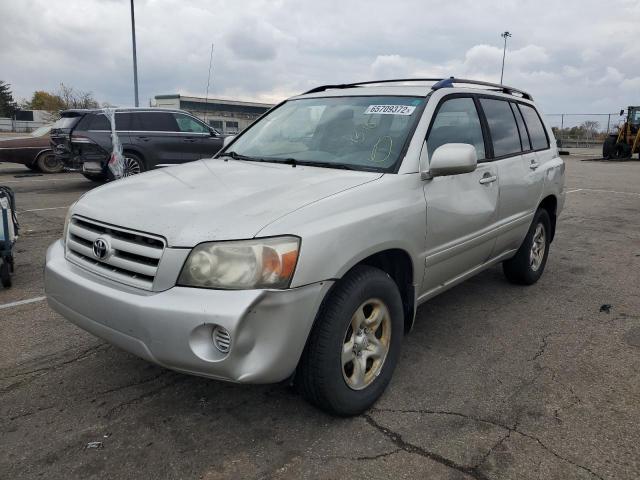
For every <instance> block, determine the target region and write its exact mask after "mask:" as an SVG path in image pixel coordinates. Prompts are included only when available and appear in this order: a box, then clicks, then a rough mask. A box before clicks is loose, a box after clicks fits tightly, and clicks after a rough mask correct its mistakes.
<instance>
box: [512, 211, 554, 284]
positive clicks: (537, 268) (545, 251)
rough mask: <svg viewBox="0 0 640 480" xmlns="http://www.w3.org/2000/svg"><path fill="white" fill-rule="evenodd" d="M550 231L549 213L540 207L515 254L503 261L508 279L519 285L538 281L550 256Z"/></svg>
mask: <svg viewBox="0 0 640 480" xmlns="http://www.w3.org/2000/svg"><path fill="white" fill-rule="evenodd" d="M550 232H551V221H550V220H549V214H548V213H547V211H546V210H543V209H540V210H538V211H537V212H536V214H535V216H534V217H533V222H532V223H531V227H529V232H528V233H527V236H526V237H525V239H524V241H523V242H522V245H520V248H519V249H518V251H517V253H516V254H515V256H514V257H513V258H511V259H509V260H506V261H504V262H503V263H502V270H503V271H504V274H505V276H506V277H507V280H509V281H510V282H511V283H516V284H519V285H533V284H534V283H536V282H537V281H538V279H539V278H540V277H541V276H542V272H544V267H545V265H546V264H547V257H548V256H549V243H550V237H549V234H550Z"/></svg>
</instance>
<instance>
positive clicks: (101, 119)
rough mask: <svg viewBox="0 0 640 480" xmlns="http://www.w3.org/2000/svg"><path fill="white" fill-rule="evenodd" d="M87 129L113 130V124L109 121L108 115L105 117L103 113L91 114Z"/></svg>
mask: <svg viewBox="0 0 640 480" xmlns="http://www.w3.org/2000/svg"><path fill="white" fill-rule="evenodd" d="M116 124H117V121H116ZM83 126H84V124H83ZM87 130H111V124H110V123H109V120H107V117H105V116H104V115H102V114H101V113H100V114H95V115H91V116H90V120H89V126H88V128H87Z"/></svg>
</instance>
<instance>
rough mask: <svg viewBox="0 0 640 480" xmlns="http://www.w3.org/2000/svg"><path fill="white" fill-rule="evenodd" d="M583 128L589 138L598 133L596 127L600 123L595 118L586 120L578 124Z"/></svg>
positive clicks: (597, 127) (598, 126)
mask: <svg viewBox="0 0 640 480" xmlns="http://www.w3.org/2000/svg"><path fill="white" fill-rule="evenodd" d="M580 127H582V129H583V130H584V133H585V136H586V137H587V139H589V140H591V139H593V137H595V135H596V134H597V133H598V129H599V128H600V123H599V122H596V121H595V120H587V121H585V122H583V123H582V125H580Z"/></svg>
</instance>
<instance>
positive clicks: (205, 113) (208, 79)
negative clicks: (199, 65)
mask: <svg viewBox="0 0 640 480" xmlns="http://www.w3.org/2000/svg"><path fill="white" fill-rule="evenodd" d="M212 64H213V43H212V44H211V55H209V76H208V77H207V93H206V95H205V97H204V122H205V123H206V124H207V125H209V124H208V123H207V113H209V83H210V82H211V65H212Z"/></svg>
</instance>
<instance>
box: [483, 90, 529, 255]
mask: <svg viewBox="0 0 640 480" xmlns="http://www.w3.org/2000/svg"><path fill="white" fill-rule="evenodd" d="M480 105H481V106H482V111H483V114H484V117H485V119H486V122H487V125H488V130H489V135H490V138H491V145H492V150H493V152H492V154H493V161H494V163H495V165H496V167H497V168H498V177H499V178H500V201H499V204H498V223H497V230H496V233H497V240H496V245H495V250H494V252H493V254H492V256H494V257H495V256H498V255H500V254H502V253H504V252H506V251H509V250H513V249H517V248H518V247H519V246H520V243H521V242H522V239H523V238H524V236H525V235H526V232H527V230H528V228H529V225H530V223H531V219H532V215H533V211H534V210H535V205H537V200H538V197H539V194H540V192H541V187H540V185H539V182H538V181H537V180H536V178H534V175H532V173H531V172H532V170H531V169H530V167H535V163H534V162H535V160H536V154H535V152H533V151H532V149H531V145H530V141H529V137H528V134H527V131H526V127H525V124H524V121H523V119H522V116H521V114H520V111H519V109H518V106H517V105H516V103H515V102H511V101H509V100H508V99H504V98H480Z"/></svg>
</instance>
